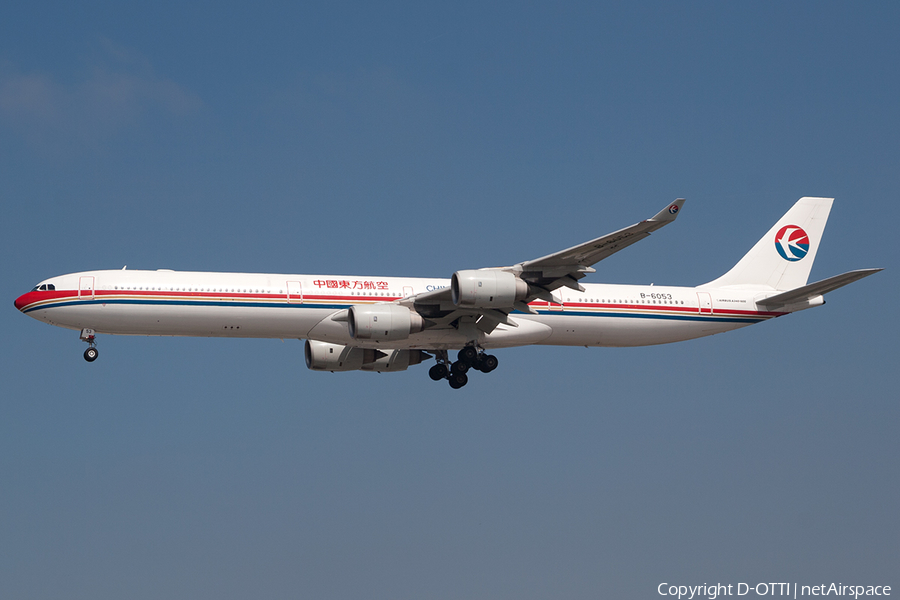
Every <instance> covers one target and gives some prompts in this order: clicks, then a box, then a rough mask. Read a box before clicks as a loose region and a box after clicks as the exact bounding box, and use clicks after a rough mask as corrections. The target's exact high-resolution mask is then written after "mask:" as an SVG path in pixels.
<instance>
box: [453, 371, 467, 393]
mask: <svg viewBox="0 0 900 600" xmlns="http://www.w3.org/2000/svg"><path fill="white" fill-rule="evenodd" d="M467 383H469V376H468V375H466V374H465V373H450V387H452V388H453V389H454V390H458V389H459V388H461V387H462V386H464V385H466V384H467Z"/></svg>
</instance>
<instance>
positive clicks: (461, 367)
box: [450, 360, 469, 375]
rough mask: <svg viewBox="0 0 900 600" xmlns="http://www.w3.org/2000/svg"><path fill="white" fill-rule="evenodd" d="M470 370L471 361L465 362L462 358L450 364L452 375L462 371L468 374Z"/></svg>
mask: <svg viewBox="0 0 900 600" xmlns="http://www.w3.org/2000/svg"><path fill="white" fill-rule="evenodd" d="M468 370H469V363H467V362H463V361H461V360H458V361H456V362H455V363H453V364H452V365H450V375H453V374H454V373H460V374H462V375H465V374H466V371H468Z"/></svg>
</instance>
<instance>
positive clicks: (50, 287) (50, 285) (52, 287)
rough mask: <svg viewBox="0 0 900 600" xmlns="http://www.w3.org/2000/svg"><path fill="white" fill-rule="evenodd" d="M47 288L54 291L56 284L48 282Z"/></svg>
mask: <svg viewBox="0 0 900 600" xmlns="http://www.w3.org/2000/svg"><path fill="white" fill-rule="evenodd" d="M47 289H48V290H49V291H51V292H52V291H54V290H55V289H56V286H55V285H53V284H52V283H48V284H47Z"/></svg>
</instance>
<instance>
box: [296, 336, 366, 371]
mask: <svg viewBox="0 0 900 600" xmlns="http://www.w3.org/2000/svg"><path fill="white" fill-rule="evenodd" d="M367 352H368V353H369V355H370V356H368V357H367V356H366V353H367ZM303 353H304V355H305V356H306V367H307V368H308V369H312V370H313V371H331V372H335V371H358V370H359V369H362V366H363V364H364V363H365V362H366V358H368V359H369V360H368V362H373V361H374V360H375V350H368V349H363V348H350V347H349V346H343V345H341V344H329V343H328V342H317V341H316V340H306V345H305V346H304V348H303Z"/></svg>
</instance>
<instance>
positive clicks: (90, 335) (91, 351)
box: [81, 329, 100, 362]
mask: <svg viewBox="0 0 900 600" xmlns="http://www.w3.org/2000/svg"><path fill="white" fill-rule="evenodd" d="M94 338H95V335H94V330H93V329H82V330H81V340H82V341H84V342H87V343H88V349H87V350H85V351H84V360H86V361H88V362H94V361H95V360H97V356H99V355H100V353H99V352H98V351H97V347H96V346H95V345H94Z"/></svg>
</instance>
